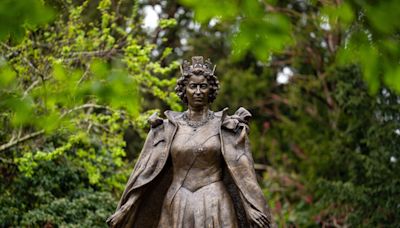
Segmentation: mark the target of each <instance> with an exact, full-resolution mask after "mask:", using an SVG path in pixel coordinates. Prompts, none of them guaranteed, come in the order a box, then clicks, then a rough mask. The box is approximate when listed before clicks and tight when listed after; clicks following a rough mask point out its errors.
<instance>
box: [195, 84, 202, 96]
mask: <svg viewBox="0 0 400 228" xmlns="http://www.w3.org/2000/svg"><path fill="white" fill-rule="evenodd" d="M195 93H197V94H199V93H201V91H200V85H197V87H196V91H195Z"/></svg>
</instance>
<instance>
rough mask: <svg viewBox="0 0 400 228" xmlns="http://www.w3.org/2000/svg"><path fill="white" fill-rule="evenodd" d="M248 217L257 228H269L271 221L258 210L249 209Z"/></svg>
mask: <svg viewBox="0 0 400 228" xmlns="http://www.w3.org/2000/svg"><path fill="white" fill-rule="evenodd" d="M249 216H250V219H251V220H252V221H253V222H254V223H255V225H256V226H258V227H268V228H270V227H271V221H270V219H268V217H267V216H266V215H265V214H263V213H261V212H259V211H258V210H256V209H254V208H250V209H249Z"/></svg>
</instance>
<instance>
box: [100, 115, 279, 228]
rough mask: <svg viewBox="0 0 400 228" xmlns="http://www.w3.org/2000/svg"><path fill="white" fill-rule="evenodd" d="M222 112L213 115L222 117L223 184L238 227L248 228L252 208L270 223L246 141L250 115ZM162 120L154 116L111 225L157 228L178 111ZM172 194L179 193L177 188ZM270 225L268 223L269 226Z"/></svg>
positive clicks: (110, 222) (166, 185) (170, 172)
mask: <svg viewBox="0 0 400 228" xmlns="http://www.w3.org/2000/svg"><path fill="white" fill-rule="evenodd" d="M226 110H227V109H224V110H223V111H220V112H216V113H215V117H216V118H221V122H222V125H221V128H220V134H219V135H220V140H221V150H222V151H221V152H222V156H223V158H224V161H225V169H224V178H223V181H224V184H225V185H226V188H227V190H228V192H229V193H230V195H231V197H232V200H233V204H234V206H235V212H236V217H237V219H238V224H239V226H240V227H243V228H244V227H246V228H247V227H250V225H249V224H250V219H249V217H248V213H247V211H248V209H249V208H250V207H252V208H254V209H256V210H258V211H260V212H262V213H264V214H265V215H266V216H267V217H268V219H269V221H272V220H271V214H270V212H269V209H268V206H267V203H266V200H265V198H264V195H263V193H262V191H261V188H260V186H259V185H258V183H257V179H256V174H255V171H254V162H253V158H252V155H251V152H250V149H249V142H248V138H247V132H248V126H247V119H248V118H249V117H251V114H250V112H248V111H247V110H246V109H244V108H240V109H238V110H237V111H236V113H235V114H234V115H233V116H226ZM165 115H166V117H167V119H166V120H162V119H160V118H153V119H152V120H151V125H152V128H151V129H150V132H149V134H148V136H147V139H146V141H145V143H144V146H143V149H142V151H141V153H140V156H139V159H138V161H137V163H136V165H135V168H134V169H133V172H132V174H131V176H130V178H129V180H128V183H127V185H126V187H125V190H124V192H123V194H122V197H121V200H120V202H119V204H118V207H117V210H116V212H115V213H114V214H113V215H112V216H111V217H110V218H109V219H108V220H107V223H108V224H109V225H110V227H140V228H146V227H157V225H158V222H159V221H158V220H159V215H160V213H161V207H162V204H163V200H164V197H165V194H166V192H167V190H168V188H169V187H170V184H171V181H172V169H171V165H172V164H171V161H170V158H169V157H170V156H169V153H170V148H171V143H172V140H173V138H174V135H175V133H176V131H177V124H176V123H175V118H176V117H177V116H179V115H182V113H180V112H173V111H166V112H165ZM175 191H178V189H176V190H175ZM270 226H272V224H270Z"/></svg>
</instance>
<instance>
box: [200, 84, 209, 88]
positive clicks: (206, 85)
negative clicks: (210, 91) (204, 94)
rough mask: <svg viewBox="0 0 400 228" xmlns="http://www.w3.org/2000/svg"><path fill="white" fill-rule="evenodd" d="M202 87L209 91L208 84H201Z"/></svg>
mask: <svg viewBox="0 0 400 228" xmlns="http://www.w3.org/2000/svg"><path fill="white" fill-rule="evenodd" d="M200 87H201V88H202V89H207V87H208V84H206V83H203V84H201V85H200Z"/></svg>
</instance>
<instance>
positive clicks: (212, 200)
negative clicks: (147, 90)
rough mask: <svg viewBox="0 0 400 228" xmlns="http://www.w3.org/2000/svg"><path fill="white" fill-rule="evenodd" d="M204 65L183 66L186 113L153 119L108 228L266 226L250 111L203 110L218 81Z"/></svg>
mask: <svg viewBox="0 0 400 228" xmlns="http://www.w3.org/2000/svg"><path fill="white" fill-rule="evenodd" d="M214 70H215V67H213V66H212V64H211V62H210V61H209V60H207V61H205V62H204V61H203V57H201V56H195V57H193V58H192V63H189V62H188V61H184V63H183V65H182V67H181V73H182V77H181V78H180V79H179V80H178V82H177V87H176V91H177V94H178V95H179V97H180V98H181V99H182V101H183V102H184V103H185V104H187V107H188V109H187V110H186V111H185V112H173V111H166V112H165V115H166V119H161V118H158V117H157V115H153V116H152V117H151V118H150V119H149V123H150V124H151V130H150V132H149V134H148V137H147V139H146V142H145V144H144V146H143V149H142V152H141V154H140V157H139V159H138V162H137V163H136V165H135V168H134V170H133V172H132V174H131V176H130V178H129V181H128V183H127V185H126V188H125V191H124V193H123V195H122V197H121V200H120V202H119V204H118V207H117V210H116V212H115V213H114V214H113V215H112V216H111V217H110V218H109V219H108V220H107V223H108V224H109V226H110V227H140V228H146V227H160V228H164V227H165V228H170V227H183V228H186V227H187V228H191V227H193V228H197V227H198V228H200V227H207V228H208V227H226V228H231V227H232V228H234V227H241V228H244V227H246V228H247V227H273V226H274V225H273V222H272V220H271V214H270V212H269V209H268V207H267V204H266V201H265V199H264V196H263V193H262V191H261V188H260V186H259V185H258V183H257V180H256V175H255V171H254V168H253V166H254V163H253V159H252V155H251V152H250V150H249V141H248V138H247V134H248V130H249V127H248V124H247V121H248V119H249V118H250V117H251V114H250V112H248V111H247V110H246V109H244V108H240V109H238V110H237V111H236V112H235V114H234V115H232V116H228V115H226V111H227V109H224V110H222V111H219V112H213V111H211V110H209V104H210V103H211V102H212V101H213V100H214V99H215V97H216V95H217V92H218V88H219V82H218V80H217V78H216V76H215V75H214Z"/></svg>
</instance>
